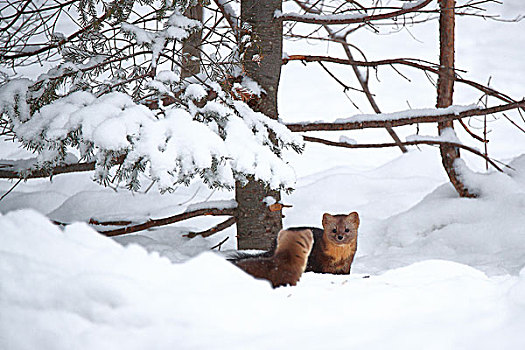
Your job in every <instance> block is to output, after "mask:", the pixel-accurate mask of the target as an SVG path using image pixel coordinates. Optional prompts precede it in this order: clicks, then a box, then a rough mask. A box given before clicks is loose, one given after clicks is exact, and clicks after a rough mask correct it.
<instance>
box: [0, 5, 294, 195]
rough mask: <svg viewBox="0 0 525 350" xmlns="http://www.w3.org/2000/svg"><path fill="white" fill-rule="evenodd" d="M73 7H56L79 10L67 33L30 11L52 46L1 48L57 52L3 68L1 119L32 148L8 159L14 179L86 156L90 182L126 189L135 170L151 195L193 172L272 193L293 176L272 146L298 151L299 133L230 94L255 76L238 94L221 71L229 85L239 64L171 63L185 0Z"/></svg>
mask: <svg viewBox="0 0 525 350" xmlns="http://www.w3.org/2000/svg"><path fill="white" fill-rule="evenodd" d="M44 2H45V1H44ZM82 3H83V4H84V6H82V7H77V6H71V7H69V8H67V9H68V10H69V11H70V13H69V15H70V16H71V15H72V14H73V13H74V12H75V11H76V14H77V15H78V18H79V20H78V23H77V24H78V26H79V28H77V30H76V31H73V32H71V30H70V31H69V32H67V30H66V31H65V32H64V33H62V32H61V29H63V28H60V27H59V26H56V24H51V23H49V22H46V21H44V19H39V18H38V17H37V16H36V17H34V18H32V19H31V20H32V21H34V24H35V25H36V24H39V23H40V24H42V25H43V26H47V27H48V28H49V32H53V33H55V34H53V35H54V36H56V37H57V38H58V37H60V38H62V39H60V42H57V43H55V44H51V45H47V46H45V45H44V46H42V47H41V49H39V50H40V51H38V52H37V53H35V54H34V55H33V54H25V53H24V52H26V51H24V50H25V47H21V46H16V47H15V46H13V47H8V48H7V49H6V50H3V51H2V53H6V56H4V57H11V58H10V59H9V64H12V65H15V64H28V65H29V64H33V63H35V62H37V61H39V60H44V61H45V60H46V59H48V58H50V57H52V58H56V56H61V57H62V61H61V62H60V63H59V64H58V65H55V66H54V67H53V68H51V69H49V70H48V71H47V72H46V73H44V74H41V75H40V76H39V77H38V78H37V79H36V80H35V79H33V80H29V79H19V78H18V77H16V78H15V76H14V74H12V76H11V77H7V78H6V79H4V83H3V84H2V85H0V114H1V118H2V125H3V126H4V127H5V128H6V129H7V130H8V131H9V133H10V135H11V134H13V135H14V138H15V139H16V140H18V141H19V142H21V143H22V144H23V145H24V146H25V147H26V148H28V149H29V150H31V151H33V152H35V153H37V156H36V158H35V159H34V161H33V162H32V163H31V165H30V166H29V167H28V166H27V164H25V165H26V168H14V167H13V169H12V170H13V171H14V172H16V173H18V174H19V175H20V176H26V177H29V176H30V175H31V173H32V172H38V173H49V174H52V173H53V168H54V167H63V166H65V165H68V164H72V163H75V162H78V159H80V160H81V161H85V162H86V164H87V163H91V164H92V162H95V180H96V181H98V182H100V183H103V184H113V185H115V184H119V183H120V184H125V185H126V186H127V187H128V188H130V189H132V190H136V189H138V187H139V186H140V180H141V178H142V174H146V175H147V176H149V177H150V178H152V179H154V180H156V182H157V184H158V186H159V188H160V190H161V191H169V190H171V189H173V188H174V186H175V185H177V184H181V183H183V184H188V183H189V182H190V181H192V179H194V178H200V179H201V180H202V181H204V182H205V183H206V184H208V185H209V186H210V187H212V188H216V187H221V188H233V185H234V182H235V180H241V181H243V180H244V179H246V178H248V177H254V178H255V179H258V180H262V181H263V182H265V183H266V184H268V186H270V187H271V188H273V189H278V188H279V189H289V188H291V187H293V184H294V181H295V177H294V172H293V171H292V169H291V168H290V166H289V165H287V164H286V163H285V162H284V161H283V159H282V158H281V151H282V149H283V148H292V149H294V150H296V151H300V150H301V149H302V147H303V141H302V139H301V138H300V137H299V136H296V135H293V134H292V133H291V132H290V131H289V130H288V128H286V127H285V126H283V125H282V124H280V123H279V122H277V121H275V120H272V119H270V118H268V117H266V116H265V115H263V114H261V113H256V112H254V111H253V110H252V109H251V108H250V107H249V106H248V104H247V103H245V102H247V101H240V100H236V99H238V98H241V99H243V98H244V97H246V96H250V98H251V96H253V98H258V96H260V93H261V91H260V89H258V88H257V84H255V83H253V82H252V83H253V84H248V85H247V86H243V85H242V84H241V85H239V86H237V85H235V87H236V88H237V89H242V92H243V94H242V95H241V96H240V97H239V96H236V95H235V93H234V92H235V91H233V89H232V87H231V86H229V83H224V82H225V80H226V82H227V79H230V78H232V77H234V78H235V79H237V78H238V79H237V80H239V81H241V80H242V77H239V74H240V73H241V72H240V71H239V70H238V69H236V68H235V65H234V64H233V65H230V66H231V68H229V69H225V68H223V67H224V66H221V67H219V65H218V64H220V62H219V61H220V59H221V58H220V57H218V56H217V55H214V56H213V57H217V62H212V63H216V65H213V64H209V65H204V66H203V69H204V70H205V71H204V72H203V73H202V74H200V75H199V76H195V77H192V78H191V79H181V76H180V68H181V62H182V59H181V56H180V52H178V51H177V50H176V49H175V47H176V45H178V43H180V42H181V41H182V40H184V39H185V38H186V37H187V36H188V35H189V34H190V33H191V32H192V31H194V30H196V29H198V28H201V27H202V24H201V23H200V22H199V21H195V20H191V19H188V18H186V17H185V16H183V15H182V13H183V12H184V10H185V8H186V7H187V6H188V5H192V4H194V1H133V0H125V1H102V0H100V1H96V0H87V1H84V2H82ZM101 4H102V5H103V6H99V5H101ZM43 6H44V8H45V9H51V8H53V7H52V6H51V5H46V4H43ZM139 6H146V7H148V9H152V10H153V11H150V12H144V9H142V10H140V9H138V7H139ZM56 9H57V11H62V10H64V9H63V8H62V7H61V6H57V7H56ZM74 10H75V11H74ZM141 11H142V13H141ZM60 13H61V12H60ZM57 16H58V14H57ZM39 21H41V22H39ZM57 23H59V22H57ZM66 29H67V28H66ZM21 33H23V31H21ZM8 34H9V33H7V34H5V35H8ZM2 35H4V34H2ZM25 35H26V37H27V38H30V37H31V33H26V34H25ZM0 36H1V35H0ZM37 39H38V38H37ZM37 39H35V40H37ZM44 39H45V38H44ZM218 51H219V49H218ZM35 52H36V51H35ZM22 53H23V55H22ZM46 55H47V56H46ZM236 56H237V53H236V52H233V53H231V54H228V55H227V56H226V57H228V58H231V57H236ZM208 59H209V60H211V59H212V58H208ZM218 62H219V63H218ZM216 66H217V67H219V68H220V72H221V73H220V74H216V72H217V71H218V70H217V68H216ZM230 66H229V67H230ZM206 70H207V71H206ZM221 86H222V87H221ZM230 90H231V91H230ZM166 99H169V100H170V103H164V101H166ZM148 101H153V103H149V102H148ZM161 101H162V103H161ZM146 105H147V106H149V107H151V108H152V109H150V108H148V107H146ZM73 154H74V155H75V156H73Z"/></svg>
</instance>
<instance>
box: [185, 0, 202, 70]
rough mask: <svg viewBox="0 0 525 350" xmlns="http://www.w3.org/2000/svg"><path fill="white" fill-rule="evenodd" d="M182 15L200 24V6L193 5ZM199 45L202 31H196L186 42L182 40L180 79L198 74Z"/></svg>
mask: <svg viewBox="0 0 525 350" xmlns="http://www.w3.org/2000/svg"><path fill="white" fill-rule="evenodd" d="M184 15H185V16H186V17H188V18H191V19H195V20H197V21H200V22H202V19H203V11H202V6H201V5H195V6H193V7H189V8H188V9H187V10H186V12H185V13H184ZM201 44H202V30H197V31H196V32H194V33H192V34H191V35H190V36H189V37H188V38H186V40H184V43H183V46H182V70H181V73H180V76H181V79H184V78H188V77H191V76H193V75H195V74H198V73H199V72H200V59H201V52H200V46H201Z"/></svg>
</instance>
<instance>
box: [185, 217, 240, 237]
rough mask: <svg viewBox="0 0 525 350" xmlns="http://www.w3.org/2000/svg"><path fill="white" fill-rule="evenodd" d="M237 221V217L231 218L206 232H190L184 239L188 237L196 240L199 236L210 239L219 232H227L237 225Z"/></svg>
mask: <svg viewBox="0 0 525 350" xmlns="http://www.w3.org/2000/svg"><path fill="white" fill-rule="evenodd" d="M236 221H237V219H235V217H231V218H229V219H227V220H225V221H223V222H221V223H220V224H218V225H216V226H213V227H212V228H210V229H208V230H206V231H201V232H189V233H188V234H186V235H184V237H188V238H194V237H197V236H202V237H209V236H211V235H213V234H215V233H217V232H220V231H222V230H225V229H227V228H228V227H230V226H232V225H233V224H235V222H236Z"/></svg>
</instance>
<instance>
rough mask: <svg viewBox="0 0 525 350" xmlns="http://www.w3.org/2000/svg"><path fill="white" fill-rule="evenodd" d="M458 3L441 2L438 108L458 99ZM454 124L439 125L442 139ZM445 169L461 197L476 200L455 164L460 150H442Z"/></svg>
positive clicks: (441, 148)
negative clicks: (456, 62) (461, 178)
mask: <svg viewBox="0 0 525 350" xmlns="http://www.w3.org/2000/svg"><path fill="white" fill-rule="evenodd" d="M455 5H456V1H455V0H439V9H440V12H439V77H438V82H437V104H436V107H437V108H445V107H448V106H450V105H452V101H453V95H454V26H455V19H454V16H455V11H454V7H455ZM453 123H454V122H453V121H451V120H449V121H442V122H438V131H439V134H440V135H441V134H442V133H443V131H444V130H445V129H448V128H451V129H454V124H453ZM439 149H440V153H441V160H442V163H443V167H444V168H445V171H446V172H447V175H448V178H449V179H450V182H451V183H452V185H453V186H454V188H455V189H456V191H457V192H458V194H459V196H460V197H475V195H473V194H472V193H470V192H469V191H468V189H467V188H466V187H465V185H464V184H463V183H462V182H461V180H460V178H459V174H458V173H457V171H456V169H455V167H454V162H455V161H456V159H459V157H460V154H459V148H457V147H454V146H451V145H441V146H440V147H439Z"/></svg>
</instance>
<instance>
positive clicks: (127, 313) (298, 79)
mask: <svg viewBox="0 0 525 350" xmlns="http://www.w3.org/2000/svg"><path fill="white" fill-rule="evenodd" d="M499 11H503V12H504V14H505V15H506V16H507V17H514V16H515V15H516V14H517V13H516V12H517V11H522V12H525V5H523V4H521V2H520V1H518V0H513V1H504V5H503V7H502V10H499ZM480 24H481V26H480ZM501 28H504V29H501ZM435 30H436V24H435V22H433V23H430V24H428V25H425V26H422V28H421V29H416V28H414V31H413V33H411V34H412V35H414V36H416V37H417V38H419V39H421V40H422V41H423V43H420V42H418V41H414V40H413V39H411V37H410V35H409V34H408V33H407V32H406V31H402V32H400V33H397V34H395V35H394V36H393V38H394V39H395V40H393V41H391V42H389V41H388V37H384V38H383V39H382V40H383V41H384V42H385V44H384V45H379V44H375V43H377V42H376V41H371V40H370V41H369V42H367V41H363V42H362V45H367V46H368V47H367V49H368V50H369V51H371V52H373V53H374V54H376V55H377V58H382V57H386V56H388V55H390V54H391V55H395V56H398V57H402V56H416V55H418V56H420V57H421V56H423V57H425V58H428V59H430V60H433V61H435V60H436V56H437V53H436V52H437V51H436V41H435V37H434V36H435V35H436V32H435ZM523 30H525V23H523V22H522V23H518V24H501V23H496V22H491V21H488V22H483V21H481V20H479V19H477V20H476V19H470V18H464V19H463V18H462V19H460V22H459V23H458V40H459V45H458V50H457V51H458V64H459V65H460V66H462V68H467V69H468V70H469V74H472V75H469V77H470V78H473V79H474V80H478V81H486V79H487V78H488V77H489V76H493V81H494V82H495V83H494V84H495V85H496V87H497V88H499V89H501V90H504V91H507V92H509V94H510V95H511V96H514V97H516V98H519V97H520V96H522V95H523V88H522V86H523V83H522V82H523V78H525V61H523V60H522V57H521V56H522V55H521V52H522V50H523V49H521V48H523V47H524V46H525V37H523V36H520V35H519V33H520V32H521V33H522V32H523ZM508 37H512V39H513V42H509V40H508V39H507V38H508ZM357 39H359V38H357ZM357 39H356V40H357ZM400 43H403V44H400ZM372 45H378V47H377V48H374V47H373V46H372ZM303 48H304V47H303ZM301 49H302V48H301V47H289V48H287V49H286V50H287V52H288V53H290V54H296V53H304V52H305V50H306V48H304V49H305V50H304V51H300V50H301ZM308 49H311V48H310V47H308ZM314 49H315V50H320V51H322V50H326V46H323V45H319V46H316V47H314ZM294 50H296V51H294ZM404 50H406V51H404ZM414 50H416V51H414ZM322 52H323V53H325V52H326V51H322ZM414 52H415V53H414ZM372 58H376V57H370V59H372ZM344 70H345V68H341V70H340V72H341V74H345V73H344ZM382 72H383V73H382V74H388V73H387V70H386V69H385V70H384V71H383V70H382ZM306 73H307V74H306ZM405 73H406V72H405ZM380 77H381V78H384V79H386V77H385V75H380ZM411 77H412V76H411ZM412 78H413V80H412V82H411V83H408V82H406V83H402V86H396V87H395V88H393V87H392V86H389V85H388V84H383V85H381V84H378V85H377V86H375V85H374V86H373V87H372V89H373V91H375V92H376V94H377V95H378V102H379V103H380V106H381V107H382V108H383V110H384V111H385V112H393V111H396V110H402V109H406V108H407V104H406V99H407V97H406V95H407V94H408V95H409V97H410V101H409V102H410V104H411V106H412V107H414V108H428V107H432V106H433V105H434V97H433V96H434V95H433V94H432V89H433V87H431V86H430V84H429V83H428V82H427V81H426V80H425V78H424V77H419V78H418V77H417V74H413V77H412ZM327 79H329V78H327V77H326V75H325V74H324V73H323V72H322V71H320V70H318V67H317V66H315V65H313V64H312V65H310V66H308V67H306V68H305V67H303V66H302V65H300V64H298V63H296V65H295V66H293V65H292V64H291V63H289V64H288V65H287V66H285V68H284V71H283V82H282V85H281V90H280V94H281V96H280V98H281V102H280V109H281V117H282V118H283V120H285V121H290V122H294V121H299V120H317V119H324V118H326V120H335V119H336V118H344V117H347V116H350V115H353V114H356V113H359V111H356V110H355V109H353V107H352V105H351V104H350V103H349V102H348V100H347V99H346V98H345V97H344V96H342V94H341V93H340V89H338V88H337V87H335V88H334V89H333V90H330V88H328V87H330V86H332V87H333V86H335V85H334V84H333V83H332V82H331V81H330V80H327ZM382 80H383V79H382ZM403 84H404V85H403ZM384 85H386V86H384ZM319 86H327V89H326V90H323V91H319V88H318V87H319ZM405 89H406V91H410V92H409V93H407V94H405ZM393 92H395V93H393ZM478 97H479V94H476V93H472V91H469V90H466V89H462V88H458V89H457V99H456V103H459V104H470V103H472V102H475V100H477V98H478ZM320 101H321V102H320ZM359 105H360V107H362V108H363V112H365V113H366V112H369V110H367V109H366V103H364V102H362V101H360V102H359ZM509 116H511V117H514V118H515V117H516V116H517V115H514V114H509ZM516 120H518V119H516ZM491 127H492V129H493V130H494V132H493V133H492V135H491V143H490V144H489V151H491V152H492V155H493V156H494V157H496V158H498V159H500V160H503V161H506V162H510V165H511V166H512V168H513V169H514V170H510V169H508V170H506V172H507V174H505V175H504V174H498V173H493V172H491V173H489V174H485V173H484V162H482V161H479V160H477V159H476V158H475V157H473V156H469V155H467V154H466V153H465V152H464V153H463V154H464V157H465V159H466V162H467V164H468V165H469V167H470V168H471V169H473V170H475V171H477V172H479V173H477V174H476V173H470V172H469V173H467V175H466V176H467V180H468V181H469V183H471V184H475V188H476V190H477V191H478V192H479V194H480V198H479V199H475V200H474V199H460V198H457V196H456V195H455V193H454V191H453V189H452V187H451V185H450V184H449V183H448V182H447V179H446V175H445V174H444V172H443V170H442V166H441V160H440V158H439V154H438V153H439V152H438V150H437V149H436V148H433V147H429V146H422V147H421V149H420V150H419V149H417V148H414V149H412V150H411V151H410V152H409V153H408V154H405V155H400V152H399V151H398V150H397V149H389V150H348V149H334V148H330V147H327V146H324V145H318V144H308V145H307V148H306V150H305V153H304V154H303V155H290V157H289V162H290V164H292V165H293V167H294V169H295V171H296V174H297V177H298V182H297V186H296V190H295V191H294V192H293V193H291V194H290V195H285V196H284V197H283V202H284V203H286V204H291V205H293V207H292V208H289V209H285V212H284V213H285V215H286V217H285V219H284V221H285V222H284V223H285V226H294V225H314V226H319V225H320V222H321V216H322V214H323V213H324V212H330V213H348V212H350V211H354V210H356V211H358V212H359V214H360V217H361V227H360V230H359V243H358V253H357V256H356V259H355V261H354V265H353V267H352V274H351V275H350V276H333V275H320V274H314V273H306V274H304V275H303V277H302V278H301V281H300V282H299V284H298V285H297V286H296V287H283V288H278V289H275V290H273V289H271V287H270V285H269V283H267V282H265V281H259V280H255V279H253V278H252V277H250V276H248V275H246V274H245V273H243V272H242V271H240V270H239V269H237V268H236V267H234V266H233V265H231V264H230V263H228V262H227V261H225V260H224V259H223V257H222V256H220V255H219V254H217V253H216V252H210V248H211V247H212V246H214V245H216V244H217V243H218V242H220V241H222V240H223V239H224V238H225V237H226V236H228V237H230V239H229V240H227V241H226V243H225V244H224V245H223V246H222V250H225V249H232V248H234V247H235V238H234V237H235V231H234V228H230V229H228V230H226V231H224V232H221V233H219V234H217V235H213V236H211V237H209V238H208V239H204V238H200V237H197V238H194V239H192V240H190V239H187V238H183V237H182V234H183V233H184V232H188V231H195V230H201V229H205V228H208V227H210V226H211V225H213V224H214V223H217V222H218V221H220V220H221V219H220V218H198V219H192V220H188V221H186V222H183V223H180V224H179V225H174V226H173V227H164V228H160V229H157V230H153V231H148V232H142V233H140V234H137V235H129V236H122V237H118V238H115V239H110V238H106V237H103V236H100V235H98V234H96V233H95V232H94V231H93V230H92V229H91V228H89V227H87V225H85V224H80V223H76V224H73V225H70V226H68V227H66V228H65V230H63V231H62V230H61V229H59V228H58V227H56V226H54V225H53V224H51V223H50V222H49V220H48V219H47V218H46V216H47V217H48V218H51V219H54V220H59V221H68V222H69V221H87V220H88V219H90V218H96V219H107V220H118V219H134V220H143V219H144V218H148V217H153V218H159V217H165V216H168V215H172V214H175V213H179V212H182V211H183V210H185V209H186V207H187V206H188V205H190V204H192V203H196V202H203V201H210V200H228V199H231V197H232V194H231V193H227V192H224V191H216V192H211V191H210V190H208V189H206V188H205V187H204V186H202V185H200V184H197V183H195V184H192V185H191V186H190V187H188V188H186V187H180V188H177V190H176V191H175V192H174V193H171V194H166V195H162V196H161V195H159V194H158V192H156V191H155V190H154V189H151V191H149V192H148V193H136V194H131V193H129V192H127V191H125V190H119V191H118V192H115V191H114V190H112V189H108V188H102V187H100V186H98V185H97V184H95V183H93V182H92V181H91V180H90V174H87V173H86V174H74V175H58V176H55V177H54V178H53V181H52V182H50V181H49V180H31V181H28V182H27V183H23V184H20V185H19V186H17V187H16V188H15V189H14V191H13V192H11V193H10V194H9V195H7V196H6V197H5V198H4V199H2V200H1V201H0V212H1V213H2V216H0V349H14V350H19V349H68V350H69V349H146V348H148V349H149V348H153V349H291V348H292V349H293V348H300V349H324V348H334V349H349V348H356V349H362V348H367V349H385V348H393V349H524V348H525V337H524V336H523V332H524V331H525V269H524V267H525V155H522V154H525V147H524V146H525V135H524V134H522V133H521V132H517V131H515V129H514V128H511V127H508V126H507V123H505V121H504V120H501V119H500V120H498V121H496V122H493V123H491ZM396 130H397V129H396ZM422 131H423V132H424V133H428V134H430V133H432V132H434V133H435V130H433V128H432V129H431V128H422ZM414 133H415V127H409V128H401V130H400V135H402V136H403V137H405V136H407V135H410V134H414ZM323 135H326V136H327V137H332V138H335V139H338V138H339V137H340V135H341V133H334V134H333V135H331V134H328V133H324V134H323ZM343 135H345V137H349V138H352V139H355V140H357V142H371V141H375V142H377V141H378V140H380V139H381V138H382V140H383V141H389V140H388V138H387V136H388V135H387V134H386V132H385V131H384V130H375V131H370V132H345V133H343ZM459 136H460V138H461V140H462V141H464V142H465V143H469V142H470V141H469V139H468V136H465V135H462V134H460V135H459ZM470 143H471V144H472V145H474V146H477V147H480V145H479V144H476V143H472V142H470ZM11 146H12V147H11ZM11 146H9V145H6V144H1V145H0V158H1V159H4V158H11V159H16V158H19V157H21V156H24V152H23V151H21V150H19V149H17V148H16V146H15V145H11ZM12 185H13V183H11V182H7V181H2V182H0V194H3V193H5V192H6V191H7V190H9V188H10V187H11V186H12ZM24 208H32V209H24ZM20 209H22V210H20Z"/></svg>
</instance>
